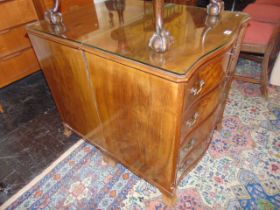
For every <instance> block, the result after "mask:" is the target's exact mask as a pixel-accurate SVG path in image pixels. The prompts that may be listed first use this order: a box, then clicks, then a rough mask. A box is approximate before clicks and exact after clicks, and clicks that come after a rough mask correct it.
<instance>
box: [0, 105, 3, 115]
mask: <svg viewBox="0 0 280 210" xmlns="http://www.w3.org/2000/svg"><path fill="white" fill-rule="evenodd" d="M0 113H4V108H3V106H2V104H1V103H0Z"/></svg>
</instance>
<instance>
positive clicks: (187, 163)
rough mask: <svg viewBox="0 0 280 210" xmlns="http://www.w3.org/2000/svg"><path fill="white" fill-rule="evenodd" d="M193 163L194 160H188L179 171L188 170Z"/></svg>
mask: <svg viewBox="0 0 280 210" xmlns="http://www.w3.org/2000/svg"><path fill="white" fill-rule="evenodd" d="M192 162H193V158H190V159H188V160H186V162H184V163H183V164H182V165H180V166H179V171H183V170H185V169H186V168H188V167H189V166H190V165H191V164H192Z"/></svg>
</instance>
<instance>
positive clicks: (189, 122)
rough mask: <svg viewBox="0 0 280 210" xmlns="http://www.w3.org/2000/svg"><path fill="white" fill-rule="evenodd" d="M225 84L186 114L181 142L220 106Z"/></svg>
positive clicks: (198, 102) (195, 104)
mask: <svg viewBox="0 0 280 210" xmlns="http://www.w3.org/2000/svg"><path fill="white" fill-rule="evenodd" d="M222 87H223V83H222V84H221V85H220V86H218V87H217V88H216V89H214V90H213V91H211V92H209V93H208V94H207V95H205V96H204V97H203V98H202V99H201V100H199V101H197V102H196V103H194V104H193V105H192V106H191V107H190V108H189V109H187V110H186V111H185V112H184V114H183V115H184V116H183V122H182V123H183V125H182V131H181V142H182V141H183V139H184V138H185V136H187V135H188V134H189V133H190V132H191V131H192V130H193V129H195V128H196V127H198V126H199V125H200V123H201V122H202V121H203V120H204V119H205V118H206V117H208V116H209V115H210V114H211V113H212V112H213V111H214V109H215V108H216V107H217V106H218V104H219V103H220V100H221V95H222V93H223V88H222Z"/></svg>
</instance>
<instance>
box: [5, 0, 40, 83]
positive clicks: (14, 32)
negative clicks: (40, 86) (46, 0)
mask: <svg viewBox="0 0 280 210" xmlns="http://www.w3.org/2000/svg"><path fill="white" fill-rule="evenodd" d="M0 11H1V12H0V19H1V21H0V88H2V87H5V86H7V85H9V84H11V83H13V82H15V81H17V80H19V79H21V78H23V77H25V76H27V75H29V74H31V73H33V72H35V71H37V70H39V69H40V67H39V63H38V60H37V58H36V56H35V55H34V52H33V49H32V47H31V43H30V40H29V39H28V35H27V32H26V29H25V24H27V23H30V22H32V21H35V20H37V19H38V17H37V14H36V11H35V8H34V5H33V1H32V0H10V1H1V2H0Z"/></svg>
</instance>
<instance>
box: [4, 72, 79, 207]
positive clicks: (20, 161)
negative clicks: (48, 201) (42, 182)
mask: <svg viewBox="0 0 280 210" xmlns="http://www.w3.org/2000/svg"><path fill="white" fill-rule="evenodd" d="M0 101H1V103H2V105H3V106H4V109H5V112H4V113H2V114H1V113H0V204H1V203H3V202H4V201H5V200H7V199H8V198H9V197H10V196H11V195H13V194H14V193H15V192H17V191H18V190H19V189H21V188H22V187H23V186H25V185H26V184H27V183H28V182H29V181H31V180H32V179H33V178H34V177H35V176H36V175H38V174H39V173H40V172H41V171H42V170H43V169H44V168H46V167H47V166H48V165H50V163H51V162H53V161H54V160H56V159H57V158H58V157H59V156H60V155H61V154H62V153H63V152H64V151H65V150H67V149H68V148H69V147H70V146H71V145H73V144H74V143H75V142H76V141H77V140H78V139H79V137H77V136H75V135H72V136H71V137H70V138H66V137H64V136H63V127H62V125H61V121H60V118H59V115H58V113H57V110H56V107H55V105H54V102H53V100H52V97H51V94H50V92H49V89H48V87H47V84H46V81H45V79H44V76H43V74H42V73H41V72H39V73H35V74H33V75H31V76H29V77H27V78H25V79H23V80H21V81H19V82H16V83H14V84H12V85H10V86H8V87H6V88H3V89H0Z"/></svg>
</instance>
